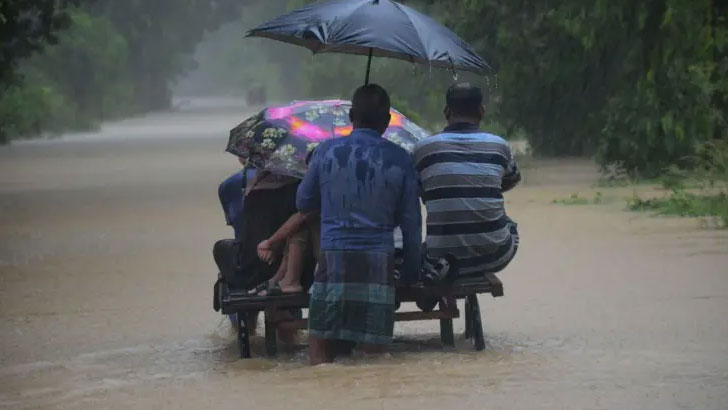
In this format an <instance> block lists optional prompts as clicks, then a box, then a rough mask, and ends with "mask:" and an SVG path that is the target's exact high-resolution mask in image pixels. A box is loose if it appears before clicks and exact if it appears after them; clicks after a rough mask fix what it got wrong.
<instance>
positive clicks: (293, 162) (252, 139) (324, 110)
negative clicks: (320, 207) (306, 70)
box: [226, 100, 428, 178]
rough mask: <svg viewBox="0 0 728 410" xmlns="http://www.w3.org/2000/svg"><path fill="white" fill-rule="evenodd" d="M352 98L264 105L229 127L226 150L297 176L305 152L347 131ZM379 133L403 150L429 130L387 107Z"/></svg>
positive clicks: (261, 166) (301, 170) (302, 171)
mask: <svg viewBox="0 0 728 410" xmlns="http://www.w3.org/2000/svg"><path fill="white" fill-rule="evenodd" d="M350 108H351V103H350V102H349V101H342V100H328V101H295V102H292V103H290V104H287V105H283V106H278V107H268V108H266V109H264V110H262V111H261V112H259V113H258V114H256V115H254V116H252V117H250V118H248V119H247V120H245V121H244V122H242V123H241V124H240V125H238V126H237V127H235V128H233V129H232V130H230V140H229V141H228V146H227V149H226V151H227V152H230V153H231V154H234V155H237V156H238V157H240V158H242V159H243V160H244V161H245V162H247V165H250V166H253V167H256V168H259V169H265V170H267V171H270V172H272V173H274V174H278V175H289V176H293V177H297V178H301V177H303V175H304V174H305V173H306V163H305V162H306V155H307V154H308V152H309V151H312V150H313V149H314V148H316V146H317V145H318V144H319V143H321V142H322V141H326V140H328V139H332V138H336V137H345V136H348V135H349V134H350V133H351V130H352V126H351V122H350V121H349V109H350ZM390 114H391V115H392V119H391V121H390V123H389V128H387V131H386V132H385V133H384V138H386V139H388V140H390V141H392V142H394V143H395V144H397V145H399V146H401V147H403V148H404V149H406V150H408V151H410V152H411V151H412V149H413V148H414V144H415V143H416V142H417V141H419V140H420V139H422V138H425V137H426V136H427V135H428V133H427V132H426V131H425V130H423V129H422V128H420V127H419V126H417V125H416V124H415V123H413V122H412V121H410V120H408V119H407V118H406V117H405V116H404V115H402V114H400V113H399V112H398V111H396V110H394V109H392V110H391V111H390Z"/></svg>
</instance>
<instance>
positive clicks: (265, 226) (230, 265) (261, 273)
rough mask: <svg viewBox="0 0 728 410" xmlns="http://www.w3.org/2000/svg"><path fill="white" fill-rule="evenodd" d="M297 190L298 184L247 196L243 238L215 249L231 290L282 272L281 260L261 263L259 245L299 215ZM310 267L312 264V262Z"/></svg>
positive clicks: (255, 283)
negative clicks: (294, 216) (279, 271)
mask: <svg viewBox="0 0 728 410" xmlns="http://www.w3.org/2000/svg"><path fill="white" fill-rule="evenodd" d="M296 189H297V184H287V185H285V186H283V187H281V188H278V189H260V190H254V191H251V192H250V193H249V194H248V195H247V196H246V197H245V212H243V216H242V226H243V229H242V232H241V235H240V237H239V238H238V239H236V240H235V241H233V242H229V241H230V240H223V241H219V242H218V243H216V244H215V248H214V249H213V255H214V256H215V261H216V262H217V264H218V267H219V268H220V272H221V273H222V276H223V279H224V280H225V281H226V282H227V283H228V284H229V285H230V286H231V287H233V288H245V289H248V288H252V287H254V286H256V285H257V284H259V283H261V282H262V281H264V280H267V279H269V278H270V277H272V276H273V275H274V274H275V272H276V271H277V270H278V267H279V265H280V258H279V259H278V260H276V261H275V263H273V264H270V265H269V264H267V263H265V262H263V261H261V260H260V259H259V258H258V253H257V246H258V244H259V243H260V242H262V241H263V240H265V239H267V238H269V237H270V236H271V235H272V234H273V233H275V231H276V230H278V228H279V227H280V226H281V225H283V223H284V222H286V221H287V220H288V218H289V217H290V216H291V215H293V214H294V213H295V212H296V207H295V198H296ZM307 264H308V265H311V261H307ZM309 283H310V282H309Z"/></svg>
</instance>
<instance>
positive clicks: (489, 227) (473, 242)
mask: <svg viewBox="0 0 728 410" xmlns="http://www.w3.org/2000/svg"><path fill="white" fill-rule="evenodd" d="M484 113H485V108H484V106H483V93H482V91H481V90H480V89H479V88H477V87H475V86H472V85H470V84H468V83H462V84H455V85H453V86H452V87H450V89H448V91H447V96H446V106H445V118H446V119H447V122H448V126H447V127H446V128H445V130H444V131H443V132H442V133H440V134H437V135H433V136H431V137H429V138H425V139H424V140H422V141H420V142H419V143H418V144H417V145H416V147H415V153H414V155H415V165H416V167H417V171H418V172H419V174H420V181H421V183H422V190H423V192H422V198H423V200H424V202H425V206H426V207H427V240H426V243H427V254H428V256H429V257H430V258H443V257H446V256H447V255H448V254H449V255H451V256H453V257H454V258H455V259H456V262H455V265H456V271H457V273H458V276H460V277H462V276H479V275H482V274H483V273H485V272H497V271H500V270H502V269H503V268H505V267H506V265H508V263H509V262H510V261H511V260H512V259H513V257H514V256H515V253H516V250H517V249H518V231H517V229H516V223H515V222H513V220H511V219H510V218H509V217H508V216H506V212H505V206H504V201H503V192H505V191H508V190H509V189H511V188H513V187H515V186H516V185H517V184H518V182H519V181H520V179H521V175H520V172H519V170H518V166H517V165H516V161H515V160H514V158H513V153H512V152H511V148H510V146H509V145H508V143H507V142H506V141H505V140H504V139H502V138H501V137H498V136H496V135H493V134H488V133H486V132H483V131H480V130H479V129H478V126H479V124H480V122H481V120H482V119H483V115H484Z"/></svg>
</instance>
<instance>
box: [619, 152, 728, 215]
mask: <svg viewBox="0 0 728 410" xmlns="http://www.w3.org/2000/svg"><path fill="white" fill-rule="evenodd" d="M691 179H692V180H696V181H700V182H701V183H702V184H701V185H699V186H698V188H699V192H698V193H694V192H690V191H688V190H686V181H688V180H691ZM663 186H665V187H669V188H670V190H671V192H670V194H669V195H666V196H664V197H661V198H648V199H643V198H640V197H638V196H637V195H635V196H634V197H633V198H632V199H631V200H629V201H628V203H627V205H628V207H629V209H631V210H634V211H655V212H657V213H658V214H664V215H679V216H715V217H717V218H718V219H720V221H721V224H722V226H723V227H728V140H711V141H707V142H705V143H703V144H701V145H700V146H699V147H698V149H697V155H696V156H694V157H692V158H690V169H689V170H686V169H681V168H677V167H671V168H669V169H668V170H667V172H666V175H665V176H664V177H663Z"/></svg>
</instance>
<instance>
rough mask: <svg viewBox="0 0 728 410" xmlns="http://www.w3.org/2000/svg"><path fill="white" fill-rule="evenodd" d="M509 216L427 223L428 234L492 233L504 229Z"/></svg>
mask: <svg viewBox="0 0 728 410" xmlns="http://www.w3.org/2000/svg"><path fill="white" fill-rule="evenodd" d="M508 221H509V219H508V217H507V216H503V217H501V218H498V219H496V220H495V221H485V222H468V223H454V224H453V223H451V224H442V225H430V224H428V225H427V234H428V235H472V234H477V233H491V232H495V231H498V230H501V229H503V228H504V227H505V226H506V225H507V224H508Z"/></svg>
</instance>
